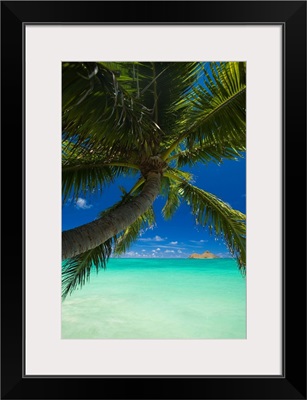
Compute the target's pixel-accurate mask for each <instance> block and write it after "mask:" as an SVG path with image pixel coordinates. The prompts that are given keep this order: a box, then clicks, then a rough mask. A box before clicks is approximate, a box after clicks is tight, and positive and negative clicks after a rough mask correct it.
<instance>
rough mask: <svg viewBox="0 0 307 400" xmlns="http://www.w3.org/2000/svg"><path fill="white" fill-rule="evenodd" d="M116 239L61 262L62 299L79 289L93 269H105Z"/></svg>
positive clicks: (87, 279)
mask: <svg viewBox="0 0 307 400" xmlns="http://www.w3.org/2000/svg"><path fill="white" fill-rule="evenodd" d="M115 241H116V238H111V239H109V240H107V241H106V242H104V243H102V244H101V245H99V246H98V247H96V248H95V249H92V250H89V251H86V252H85V253H82V254H79V255H78V256H76V257H74V258H70V259H67V260H64V261H63V265H62V299H63V300H65V298H66V297H67V295H68V294H71V293H72V292H73V291H74V290H75V289H77V288H81V287H82V286H83V285H84V284H85V283H86V282H87V281H89V279H90V275H91V272H92V270H93V267H95V268H96V271H97V272H98V271H99V268H105V267H106V262H107V260H108V259H109V257H110V255H111V252H112V248H113V245H114V243H115Z"/></svg>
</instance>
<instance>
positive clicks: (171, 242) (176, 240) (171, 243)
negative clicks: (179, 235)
mask: <svg viewBox="0 0 307 400" xmlns="http://www.w3.org/2000/svg"><path fill="white" fill-rule="evenodd" d="M170 244H178V242H177V240H176V241H175V242H170Z"/></svg>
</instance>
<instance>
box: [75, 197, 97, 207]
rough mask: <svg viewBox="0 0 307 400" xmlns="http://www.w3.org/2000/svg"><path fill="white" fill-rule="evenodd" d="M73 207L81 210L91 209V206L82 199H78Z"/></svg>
mask: <svg viewBox="0 0 307 400" xmlns="http://www.w3.org/2000/svg"><path fill="white" fill-rule="evenodd" d="M75 207H76V208H78V209H81V210H87V209H88V208H92V207H93V205H92V204H87V201H86V200H85V199H82V197H79V198H78V200H77V201H76V203H75Z"/></svg>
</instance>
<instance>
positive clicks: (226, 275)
mask: <svg viewBox="0 0 307 400" xmlns="http://www.w3.org/2000/svg"><path fill="white" fill-rule="evenodd" d="M244 338H246V279H245V278H243V277H242V274H241V273H240V272H239V270H238V267H237V264H236V262H235V261H234V260H232V259H205V260H204V259H203V260H195V259H169V258H168V259H152V258H150V259H128V258H126V259H124V258H120V259H113V258H112V259H110V260H109V262H108V264H107V268H106V269H105V270H103V269H101V270H100V271H99V273H98V274H96V272H94V271H93V273H92V274H91V279H90V282H88V283H86V284H85V286H83V287H82V289H80V290H76V291H74V292H73V293H72V294H71V295H68V296H67V298H66V300H65V301H64V302H63V303H62V339H244Z"/></svg>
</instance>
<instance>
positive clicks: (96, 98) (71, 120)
mask: <svg viewBox="0 0 307 400" xmlns="http://www.w3.org/2000/svg"><path fill="white" fill-rule="evenodd" d="M114 67H115V66H114ZM121 69H123V67H122V65H121V64H120V63H119V64H118V65H116V70H111V69H109V68H107V67H106V66H105V65H103V63H64V64H63V74H62V82H63V84H62V92H63V97H62V98H63V102H62V110H63V118H62V122H63V126H62V130H63V135H64V139H70V140H71V141H72V143H73V144H74V145H75V147H79V149H80V148H81V149H83V150H84V152H88V151H90V150H94V149H95V150H99V149H101V147H102V146H103V147H105V148H109V149H112V151H114V152H119V151H120V152H121V153H122V155H123V154H126V155H129V153H130V151H133V150H136V149H140V148H143V151H144V149H145V148H147V149H148V151H149V152H150V149H151V148H152V143H153V138H154V137H155V133H156V132H157V131H158V130H159V128H158V126H157V124H156V123H155V122H154V121H153V120H152V118H151V114H150V110H148V109H147V108H146V106H145V105H144V104H142V103H141V102H140V101H139V100H138V99H137V98H136V97H135V96H133V93H131V92H129V90H125V87H124V86H123V85H122V84H121V82H120V81H119V80H118V76H120V74H121ZM130 82H131V83H132V82H133V78H132V77H131V78H130ZM126 87H127V84H126Z"/></svg>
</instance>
